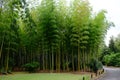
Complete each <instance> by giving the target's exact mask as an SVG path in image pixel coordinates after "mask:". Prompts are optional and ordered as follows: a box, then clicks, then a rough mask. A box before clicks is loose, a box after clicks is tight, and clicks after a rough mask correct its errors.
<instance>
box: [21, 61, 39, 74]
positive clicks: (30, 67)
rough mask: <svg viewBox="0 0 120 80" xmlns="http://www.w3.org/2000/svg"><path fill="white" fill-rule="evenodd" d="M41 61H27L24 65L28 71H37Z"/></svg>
mask: <svg viewBox="0 0 120 80" xmlns="http://www.w3.org/2000/svg"><path fill="white" fill-rule="evenodd" d="M39 66H40V64H39V62H31V63H26V64H25V65H24V66H23V67H24V68H25V70H26V71H28V72H35V71H36V70H37V69H38V68H39Z"/></svg>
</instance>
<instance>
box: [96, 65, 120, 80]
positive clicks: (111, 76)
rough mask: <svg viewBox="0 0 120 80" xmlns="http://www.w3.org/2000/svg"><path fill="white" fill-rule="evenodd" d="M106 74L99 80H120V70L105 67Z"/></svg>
mask: <svg viewBox="0 0 120 80" xmlns="http://www.w3.org/2000/svg"><path fill="white" fill-rule="evenodd" d="M104 69H105V71H106V72H105V74H104V75H103V76H102V77H101V78H100V79H97V80H120V68H108V67H104Z"/></svg>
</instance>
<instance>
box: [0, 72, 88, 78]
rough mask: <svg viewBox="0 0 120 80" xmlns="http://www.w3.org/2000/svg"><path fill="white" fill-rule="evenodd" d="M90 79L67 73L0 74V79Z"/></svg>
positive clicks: (86, 76)
mask: <svg viewBox="0 0 120 80" xmlns="http://www.w3.org/2000/svg"><path fill="white" fill-rule="evenodd" d="M83 76H85V80H90V77H89V75H80V74H69V73H34V74H12V75H7V76H5V75H4V76H0V80H82V78H83Z"/></svg>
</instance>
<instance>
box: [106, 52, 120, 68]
mask: <svg viewBox="0 0 120 80" xmlns="http://www.w3.org/2000/svg"><path fill="white" fill-rule="evenodd" d="M104 62H105V64H106V65H108V66H117V67H120V53H111V54H108V55H106V56H104Z"/></svg>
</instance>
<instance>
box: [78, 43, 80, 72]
mask: <svg viewBox="0 0 120 80" xmlns="http://www.w3.org/2000/svg"><path fill="white" fill-rule="evenodd" d="M78 71H80V50H79V43H78Z"/></svg>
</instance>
